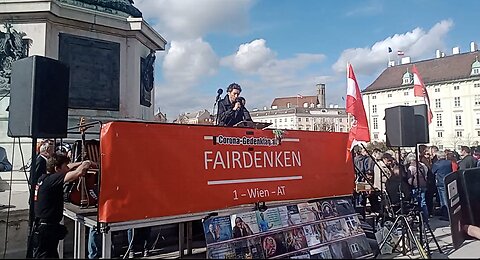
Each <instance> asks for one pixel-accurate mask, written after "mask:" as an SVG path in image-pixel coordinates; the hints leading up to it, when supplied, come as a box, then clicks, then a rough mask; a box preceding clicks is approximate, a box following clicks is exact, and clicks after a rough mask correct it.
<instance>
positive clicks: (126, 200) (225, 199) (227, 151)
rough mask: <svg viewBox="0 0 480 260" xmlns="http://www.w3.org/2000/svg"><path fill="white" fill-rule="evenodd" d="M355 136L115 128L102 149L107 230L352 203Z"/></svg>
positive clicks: (106, 129) (108, 130) (106, 130)
mask: <svg viewBox="0 0 480 260" xmlns="http://www.w3.org/2000/svg"><path fill="white" fill-rule="evenodd" d="M347 138H348V134H347V133H327V132H309V131H295V130H288V131H285V132H284V133H283V136H282V138H281V139H280V141H278V140H279V139H278V138H276V137H275V135H274V133H273V131H272V130H255V129H245V128H224V127H215V126H197V125H177V124H149V123H137V122H111V123H108V124H106V125H104V126H103V128H102V132H101V137H100V142H101V153H102V165H101V170H102V175H101V186H100V201H99V220H100V221H101V222H110V223H111V222H121V221H130V220H139V219H146V218H155V217H162V216H173V215H182V214H188V213H198V212H207V211H215V210H219V209H225V208H228V207H232V206H238V205H242V204H251V203H255V202H267V201H283V200H295V199H309V198H323V197H331V196H340V195H349V194H351V193H352V191H353V188H354V173H353V165H352V162H351V161H348V162H347V163H345V160H346V158H345V156H346V154H345V149H346V148H345V147H346V143H347Z"/></svg>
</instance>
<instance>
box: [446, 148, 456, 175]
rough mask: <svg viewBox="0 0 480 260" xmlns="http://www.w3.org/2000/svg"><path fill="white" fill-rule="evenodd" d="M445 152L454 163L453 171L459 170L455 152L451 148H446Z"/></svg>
mask: <svg viewBox="0 0 480 260" xmlns="http://www.w3.org/2000/svg"><path fill="white" fill-rule="evenodd" d="M445 154H446V155H447V160H449V161H450V162H451V163H452V171H454V172H456V171H458V163H457V158H455V155H454V154H453V152H452V151H451V150H449V149H445Z"/></svg>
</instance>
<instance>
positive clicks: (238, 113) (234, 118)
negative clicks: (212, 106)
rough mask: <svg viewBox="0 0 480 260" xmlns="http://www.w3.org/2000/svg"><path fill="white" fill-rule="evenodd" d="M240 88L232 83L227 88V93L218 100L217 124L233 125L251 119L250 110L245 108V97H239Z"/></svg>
mask: <svg viewBox="0 0 480 260" xmlns="http://www.w3.org/2000/svg"><path fill="white" fill-rule="evenodd" d="M241 92H242V88H241V87H240V85H238V84H237V83H232V84H230V85H229V86H228V88H227V95H226V96H225V97H224V98H223V99H222V100H220V101H219V102H218V115H217V116H218V125H219V126H234V125H236V124H237V123H239V122H242V121H252V118H251V117H250V112H248V110H247V109H246V108H245V99H244V98H242V97H240V93H241Z"/></svg>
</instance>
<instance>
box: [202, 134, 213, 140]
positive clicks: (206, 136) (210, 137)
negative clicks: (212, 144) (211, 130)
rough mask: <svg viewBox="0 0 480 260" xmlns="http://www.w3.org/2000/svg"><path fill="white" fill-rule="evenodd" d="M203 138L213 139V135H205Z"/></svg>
mask: <svg viewBox="0 0 480 260" xmlns="http://www.w3.org/2000/svg"><path fill="white" fill-rule="evenodd" d="M203 140H213V136H208V135H205V136H204V137H203Z"/></svg>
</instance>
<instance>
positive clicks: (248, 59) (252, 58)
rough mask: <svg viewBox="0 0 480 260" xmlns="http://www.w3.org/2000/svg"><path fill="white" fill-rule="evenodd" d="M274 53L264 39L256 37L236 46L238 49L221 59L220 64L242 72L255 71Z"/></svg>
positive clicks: (272, 57)
mask: <svg viewBox="0 0 480 260" xmlns="http://www.w3.org/2000/svg"><path fill="white" fill-rule="evenodd" d="M275 56H276V54H275V53H274V52H273V51H272V50H271V49H270V48H268V47H267V46H266V41H265V40H264V39H257V40H254V41H252V42H249V43H245V44H242V45H240V47H238V51H237V52H236V53H235V54H233V55H231V56H228V57H226V58H224V59H223V61H222V64H224V65H227V66H231V67H233V69H235V70H236V71H239V72H242V73H256V72H258V70H259V69H260V68H261V67H262V66H264V65H265V64H266V63H267V62H269V61H271V60H273V59H274V58H275Z"/></svg>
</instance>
